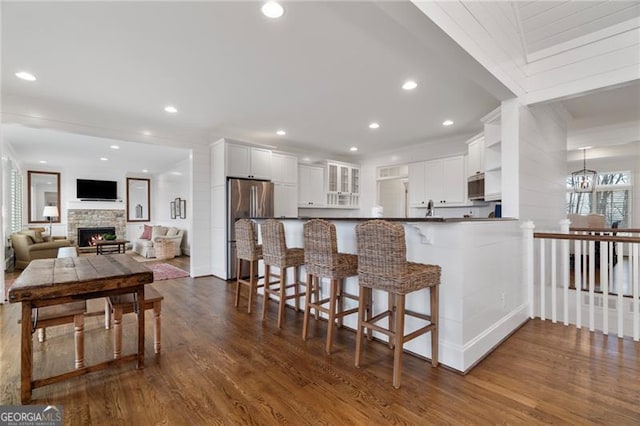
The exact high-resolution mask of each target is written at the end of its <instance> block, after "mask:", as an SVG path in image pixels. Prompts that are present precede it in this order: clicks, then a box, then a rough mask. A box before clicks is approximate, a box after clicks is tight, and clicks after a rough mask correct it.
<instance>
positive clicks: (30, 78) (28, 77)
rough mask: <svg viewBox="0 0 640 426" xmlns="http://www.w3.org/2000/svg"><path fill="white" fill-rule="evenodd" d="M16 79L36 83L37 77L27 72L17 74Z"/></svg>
mask: <svg viewBox="0 0 640 426" xmlns="http://www.w3.org/2000/svg"><path fill="white" fill-rule="evenodd" d="M16 77H18V78H21V79H23V80H27V81H36V76H35V75H33V74H31V73H30V72H26V71H20V72H17V73H16Z"/></svg>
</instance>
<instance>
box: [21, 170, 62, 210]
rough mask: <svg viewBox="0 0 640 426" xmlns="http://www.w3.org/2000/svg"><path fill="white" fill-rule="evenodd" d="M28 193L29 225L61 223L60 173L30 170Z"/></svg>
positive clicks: (28, 174) (28, 173)
mask: <svg viewBox="0 0 640 426" xmlns="http://www.w3.org/2000/svg"><path fill="white" fill-rule="evenodd" d="M27 191H28V194H27V203H28V204H27V205H28V209H29V223H50V222H53V223H60V173H57V172H36V171H32V170H29V171H28V172H27ZM45 207H49V208H48V209H46V212H45ZM52 207H55V209H52ZM45 213H46V214H45ZM54 214H55V215H54Z"/></svg>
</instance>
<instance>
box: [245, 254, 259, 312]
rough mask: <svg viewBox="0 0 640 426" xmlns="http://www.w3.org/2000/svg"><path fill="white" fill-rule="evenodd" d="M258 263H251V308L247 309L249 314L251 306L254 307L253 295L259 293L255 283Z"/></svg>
mask: <svg viewBox="0 0 640 426" xmlns="http://www.w3.org/2000/svg"><path fill="white" fill-rule="evenodd" d="M257 263H258V262H257V261H253V260H252V261H250V262H249V306H248V307H247V312H248V313H251V305H253V293H255V292H256V291H257V288H256V282H255V274H256V270H255V269H256V265H257Z"/></svg>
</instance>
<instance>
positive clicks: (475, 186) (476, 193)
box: [467, 173, 484, 200]
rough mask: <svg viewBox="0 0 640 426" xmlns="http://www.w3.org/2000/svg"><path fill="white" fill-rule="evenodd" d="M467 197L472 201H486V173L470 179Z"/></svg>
mask: <svg viewBox="0 0 640 426" xmlns="http://www.w3.org/2000/svg"><path fill="white" fill-rule="evenodd" d="M467 195H468V198H469V199H470V200H484V173H478V174H476V175H474V176H471V177H470V178H469V180H468V182H467Z"/></svg>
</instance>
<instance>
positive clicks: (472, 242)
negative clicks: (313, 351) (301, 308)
mask: <svg viewBox="0 0 640 426" xmlns="http://www.w3.org/2000/svg"><path fill="white" fill-rule="evenodd" d="M277 219H278V220H281V221H282V222H283V223H284V226H285V232H286V238H287V245H288V246H289V247H303V246H304V242H303V225H304V223H305V221H306V220H308V219H309V218H305V217H299V218H277ZM324 219H326V220H329V221H330V222H332V223H334V224H335V226H336V233H337V238H338V249H339V250H340V251H341V252H346V253H354V254H355V253H357V244H356V235H355V227H356V225H357V224H358V223H360V222H362V221H364V220H370V219H372V218H347V217H340V218H324ZM381 219H383V220H390V221H394V222H402V223H403V224H404V227H405V234H406V242H407V259H408V260H409V261H413V262H421V263H428V264H436V265H440V266H441V267H442V278H441V286H440V318H439V320H440V330H439V331H440V354H439V359H440V362H441V363H442V364H444V365H446V366H448V367H450V368H453V369H455V370H458V371H461V372H467V371H468V370H470V369H471V368H472V367H473V366H474V365H475V364H476V363H477V362H479V361H480V360H481V359H482V358H483V357H484V356H485V355H487V354H488V353H489V352H490V351H491V349H492V348H493V347H495V346H496V345H497V344H499V343H500V342H501V341H502V340H503V339H505V338H506V337H507V336H508V335H509V334H510V333H511V332H513V331H514V330H515V329H517V328H518V327H519V326H520V325H521V324H522V323H523V322H524V321H526V319H527V315H526V311H525V306H524V299H525V287H524V284H523V278H522V267H521V263H522V237H521V230H520V227H519V222H518V221H517V220H514V219H508V218H501V219H489V218H486V219H480V218H438V217H433V218H381ZM256 222H257V223H260V222H261V220H260V219H256ZM325 285H326V283H325ZM346 289H347V291H348V292H355V293H356V294H357V291H358V280H357V278H349V279H347V281H346ZM323 291H328V288H326V287H324V288H323ZM349 302H350V301H349ZM386 304H387V298H386V295H385V294H382V293H380V294H376V293H375V292H374V311H375V312H379V311H381V310H383V309H384V308H385V307H386ZM350 307H352V305H347V306H346V308H347V309H348V308H350ZM407 309H411V310H415V311H418V312H424V313H429V295H428V290H422V291H419V292H416V293H412V294H411V296H409V297H408V298H407ZM413 321H415V320H414V319H412V318H407V322H406V326H407V330H410V329H411V330H413V329H415V328H417V327H418V324H417V322H416V323H414V322H413ZM344 324H345V326H347V327H349V328H353V329H354V330H355V329H356V325H357V318H356V316H355V315H352V316H349V317H345V321H344ZM378 337H380V338H384V339H386V337H385V336H383V335H379V336H378ZM428 339H429V337H428V336H420V337H419V338H417V339H415V340H412V341H411V342H409V343H407V344H406V345H405V348H406V350H408V351H410V352H413V353H415V354H417V355H420V356H424V357H427V358H431V346H430V344H429V340H428Z"/></svg>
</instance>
